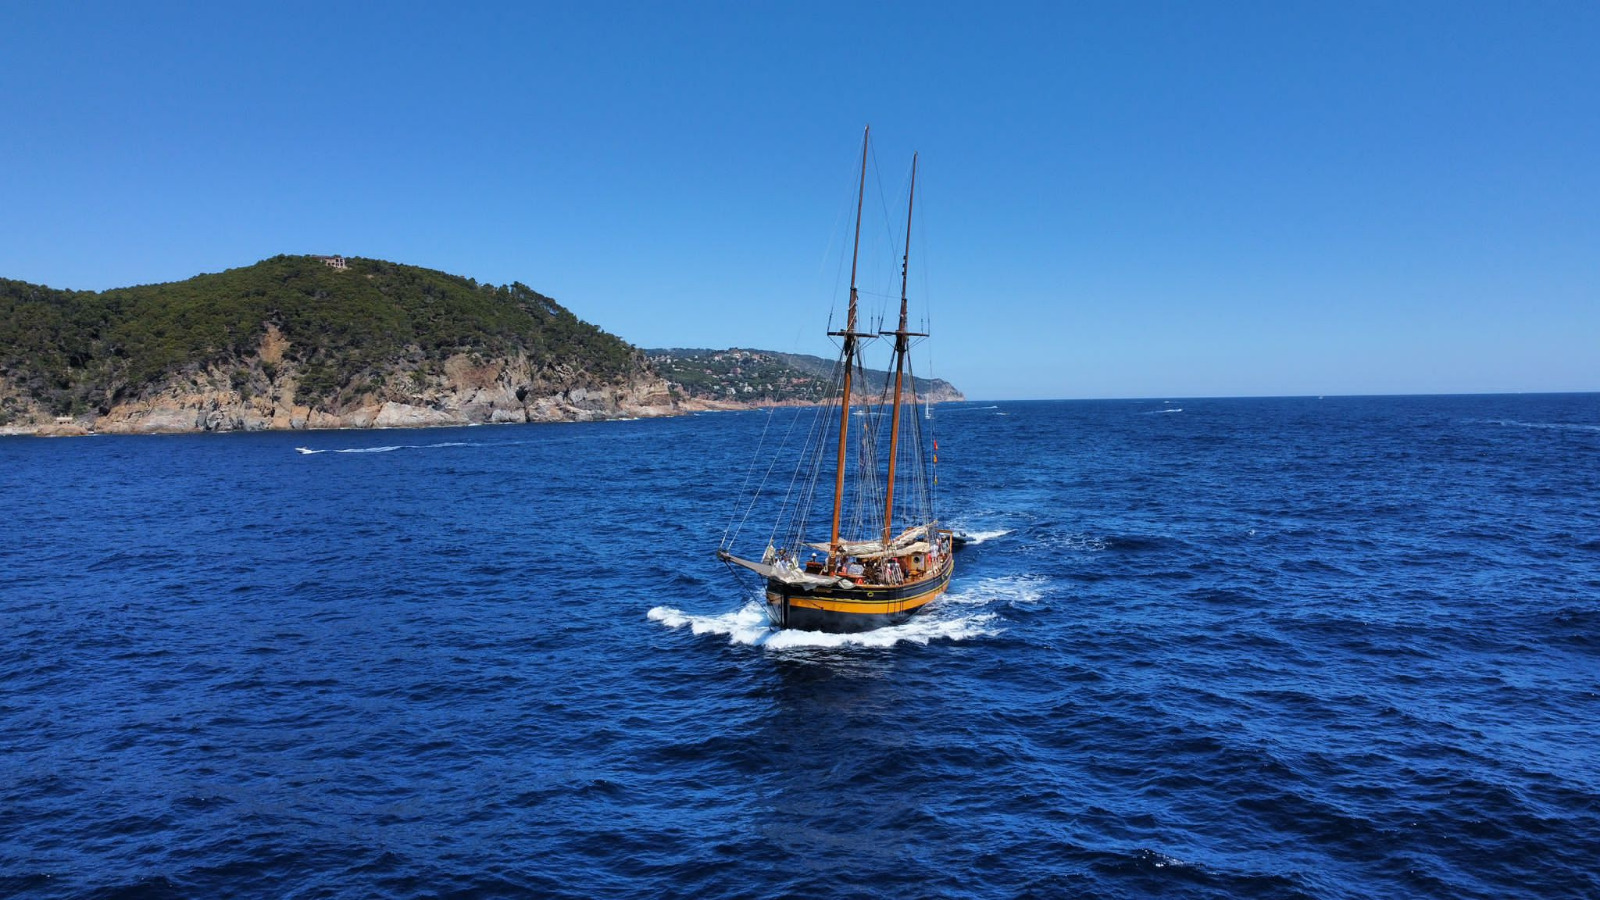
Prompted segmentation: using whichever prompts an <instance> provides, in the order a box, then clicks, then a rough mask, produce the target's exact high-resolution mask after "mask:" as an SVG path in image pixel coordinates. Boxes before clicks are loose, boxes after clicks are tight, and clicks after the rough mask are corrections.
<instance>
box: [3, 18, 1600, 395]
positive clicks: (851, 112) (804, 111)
mask: <svg viewBox="0 0 1600 900" xmlns="http://www.w3.org/2000/svg"><path fill="white" fill-rule="evenodd" d="M0 61H3V62H0V276H3V277H10V278H19V279H23V280H27V281H33V282H40V283H45V284H49V285H51V286H54V287H66V288H78V289H101V288H108V287H114V286H121V285H129V284H140V283H148V282H155V281H171V280H176V279H182V278H186V277H189V276H191V275H194V274H196V273H199V272H207V271H218V270H221V269H225V268H230V267H234V266H240V265H247V264H249V263H252V262H254V261H256V260H258V259H261V258H263V257H267V256H271V255H274V254H277V253H325V252H326V253H332V252H338V253H345V254H350V255H359V256H369V257H379V258H385V259H392V260H397V261H401V262H407V263H414V264H418V265H423V266H428V267H432V268H438V269H443V270H446V271H449V272H453V273H458V274H462V275H469V276H473V277H476V278H478V279H479V280H482V281H491V282H495V283H501V282H508V281H513V280H516V281H522V282H524V283H526V284H528V285H530V286H532V287H534V288H535V289H537V290H540V291H542V292H544V293H547V294H550V295H551V296H553V297H555V298H556V299H557V300H559V301H561V302H562V303H564V304H565V305H567V306H568V307H569V308H571V309H572V310H573V311H574V312H576V313H577V314H578V315H580V316H582V317H583V318H586V319H588V320H590V321H592V322H595V323H596V324H599V325H601V326H602V327H604V328H606V329H607V330H609V331H611V332H613V333H615V334H618V335H620V336H622V337H624V338H626V339H627V340H629V341H631V342H633V343H635V344H639V345H641V346H711V347H725V346H731V345H739V346H758V347H767V348H771V349H777V350H799V351H804V352H819V353H827V352H830V350H829V348H830V345H829V343H828V341H827V339H826V338H825V337H822V336H821V331H822V330H823V326H824V325H825V316H826V307H827V305H828V304H829V303H830V302H832V301H833V299H834V293H833V292H834V289H835V285H836V281H837V275H838V272H837V270H838V265H837V262H836V260H835V258H833V257H829V255H828V254H829V252H830V250H831V251H833V252H835V253H836V252H837V250H838V248H839V244H840V241H841V239H842V237H843V234H842V231H843V229H844V227H845V226H844V223H842V222H841V217H842V214H843V213H844V212H845V210H847V208H848V206H849V194H850V192H851V190H852V189H853V185H852V183H851V182H852V179H853V169H854V166H855V155H856V153H857V152H858V147H859V141H860V134H861V128H862V125H863V124H865V123H871V124H872V126H873V133H874V139H875V151H876V154H875V155H876V160H877V167H878V169H879V171H881V172H882V179H883V183H884V187H883V193H882V197H883V198H884V199H881V200H880V199H879V195H878V194H877V193H876V192H874V193H873V195H872V197H871V199H870V201H869V207H870V206H871V205H872V204H873V203H877V204H878V206H879V207H880V209H881V208H882V207H883V206H886V205H887V206H890V207H892V206H894V205H895V204H897V203H898V202H900V201H899V200H898V199H897V192H901V191H903V185H904V179H905V169H906V163H907V161H908V160H909V157H910V154H911V151H912V150H918V151H920V152H921V154H922V170H921V175H920V180H919V200H918V202H919V205H920V206H921V209H922V210H923V212H924V213H925V215H924V216H922V217H920V220H919V224H918V226H917V227H918V228H919V229H920V231H919V232H918V234H919V238H920V239H919V240H918V241H917V242H916V247H917V253H918V262H917V263H916V264H915V265H914V267H913V269H914V272H915V273H916V275H915V277H914V280H913V300H914V301H917V302H925V303H926V304H927V305H928V306H929V308H930V309H931V311H932V325H933V328H934V330H935V341H936V342H935V343H934V344H933V345H932V346H933V348H934V357H933V364H934V374H937V375H940V376H943V377H946V378H949V379H950V380H952V381H954V382H955V383H956V384H957V385H958V386H960V387H962V388H963V389H965V390H966V391H967V393H968V395H969V396H970V397H973V398H985V399H989V398H993V399H1004V398H1030V397H1179V396H1215V395H1278V394H1344V393H1431V392H1476V391H1541V390H1600V4H1597V3H1593V2H1581V3H1501V4H1479V3H1471V2H1447V3H1424V2H1405V3H1394V2H1378V3H1350V2H1328V3H1316V4H1312V3H1292V2H1263V3H1234V2H1230V3H1195V2H1175V3H1160V4H1132V3H1129V4H1124V3H1094V4H1087V3H1044V4H1038V5H1026V4H1024V5H1010V4H989V3H984V4H977V3H965V4H928V3H907V4H895V5H879V4H861V3H850V2H847V3H837V4H833V3H820V2H807V3H802V4H793V5H788V6H780V5H778V4H775V3H766V2H755V3H748V2H733V3H726V4H706V5H702V4H675V3H651V4H603V3H596V4H584V3H560V4H548V5H539V4H525V3H510V4H504V5H494V4H489V3H470V2H469V3H448V4H446V3H419V4H414V5H410V6H405V5H391V6H386V7H380V6H377V5H374V6H373V7H371V8H368V7H365V6H352V5H346V4H337V3H318V4H307V5H304V6H294V7H291V6H284V7H282V8H278V5H277V4H259V5H251V6H249V7H248V8H247V7H246V6H245V5H243V4H201V3H197V4H193V5H190V6H167V5H161V4H147V3H115V4H105V5H100V4H78V3H22V2H15V0H0ZM895 227H896V228H898V226H895ZM882 230H883V229H882V227H881V226H880V227H879V229H878V231H882ZM877 233H878V232H874V234H877ZM883 242H884V241H883V240H880V241H879V243H880V244H881V243H883ZM875 277H877V280H876V281H874V282H872V284H871V285H869V288H871V289H873V290H877V289H878V287H882V288H883V290H885V291H888V292H891V293H892V292H893V290H892V289H891V288H890V286H889V285H890V282H892V279H890V278H888V277H887V276H884V275H881V273H880V275H879V276H875ZM874 285H876V286H878V287H874Z"/></svg>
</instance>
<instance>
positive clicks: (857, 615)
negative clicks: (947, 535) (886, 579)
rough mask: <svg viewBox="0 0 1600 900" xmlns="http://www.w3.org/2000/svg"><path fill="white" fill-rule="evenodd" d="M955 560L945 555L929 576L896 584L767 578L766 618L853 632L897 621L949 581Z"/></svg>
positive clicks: (920, 606) (779, 622)
mask: <svg viewBox="0 0 1600 900" xmlns="http://www.w3.org/2000/svg"><path fill="white" fill-rule="evenodd" d="M954 570H955V564H954V561H953V560H951V559H950V558H949V557H946V558H945V559H944V560H943V562H942V563H941V565H940V567H939V571H938V572H937V573H936V574H935V575H934V576H933V577H932V578H925V579H922V580H919V581H916V582H914V583H911V584H903V585H898V586H896V587H856V588H836V587H827V588H812V589H811V590H806V589H804V588H803V587H800V586H797V585H792V584H785V583H784V582H781V581H777V580H776V579H768V581H767V618H769V619H771V620H772V624H773V625H775V626H777V627H779V628H794V629H798V630H801V631H825V632H829V633H831V634H857V633H860V632H863V631H872V630H873V629H875V628H883V627H885V626H887V625H899V624H901V623H902V622H905V621H906V620H907V619H910V618H911V617H912V616H914V615H916V614H917V613H918V612H921V611H922V609H923V607H925V606H926V605H927V604H929V603H931V602H932V601H933V600H935V599H936V598H938V596H939V595H940V594H943V593H944V592H945V589H946V588H948V587H949V586H950V576H951V574H952V573H953V572H954Z"/></svg>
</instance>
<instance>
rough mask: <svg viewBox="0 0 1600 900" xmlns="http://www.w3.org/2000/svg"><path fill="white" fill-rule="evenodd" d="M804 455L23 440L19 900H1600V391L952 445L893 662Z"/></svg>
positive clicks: (949, 441)
mask: <svg viewBox="0 0 1600 900" xmlns="http://www.w3.org/2000/svg"><path fill="white" fill-rule="evenodd" d="M799 414H801V413H800V412H798V411H795V410H781V411H778V412H775V413H771V414H770V415H771V416H774V417H786V416H794V415H799ZM768 416H769V414H768V413H765V412H749V413H724V414H715V415H701V416H692V417H685V418H679V419H670V420H655V421H637V422H609V423H597V424H584V425H544V426H502V427H482V428H463V429H441V430H419V431H344V432H313V433H294V434H283V433H278V434H249V435H245V434H239V435H195V436H179V437H96V438H78V439H66V440H39V439H32V438H15V439H0V896H40V897H151V898H160V897H194V898H215V897H270V898H279V897H297V898H311V897H359V898H367V897H572V898H593V897H619V898H620V897H683V898H690V897H693V898H769V897H770V898H776V897H806V898H833V897H895V898H900V897H997V898H1010V897H1040V898H1047V897H1107V898H1121V897H1132V898H1137V897H1162V898H1239V897H1273V898H1277V897H1282V898H1289V897H1305V898H1330V900H1331V898H1369V897H1370V898H1396V897H1401V898H1403V897H1446V898H1493V900H1502V898H1522V897H1527V898H1568V897H1570V898H1594V897H1600V395H1595V394H1586V395H1547V396H1489V397H1386V398H1344V397H1329V398H1327V399H1325V400H1319V399H1311V398H1307V399H1270V400H1233V399H1230V400H1188V399H1186V400H1181V401H1168V402H1163V401H1161V400H1153V401H1100V402H1028V403H1021V402H1017V403H995V404H988V403H966V404H951V405H945V406H942V407H938V408H937V409H936V410H935V413H934V418H933V425H934V426H935V428H936V435H937V438H938V440H939V445H940V467H939V491H940V500H941V503H942V506H943V518H944V520H945V521H946V522H949V523H952V524H954V525H956V526H957V527H959V528H961V529H963V530H965V531H967V532H968V533H970V534H971V535H973V536H974V537H975V538H976V539H978V540H977V542H975V543H974V544H973V545H972V546H971V547H969V548H968V549H967V550H966V551H965V552H964V553H963V554H962V555H961V556H960V557H959V558H958V568H957V572H956V577H955V581H954V582H953V585H952V589H951V592H950V594H949V595H947V597H945V598H944V599H942V600H941V601H939V602H938V603H937V604H935V605H934V606H933V607H932V608H931V609H930V610H929V611H928V612H927V613H926V614H925V615H923V616H921V617H918V618H917V619H914V620H912V622H910V623H909V624H906V625H904V626H900V627H898V628H894V629H888V630H884V631H880V632H874V633H869V634H866V635H859V636H854V637H848V638H843V637H836V636H826V635H808V634H803V633H774V632H771V631H769V630H768V629H767V628H766V627H765V625H764V622H763V620H762V617H761V614H760V612H759V608H758V607H757V606H756V605H755V603H754V601H753V599H752V596H751V594H750V593H749V592H748V591H747V590H746V589H745V588H743V587H741V586H740V584H739V583H738V582H737V581H735V580H734V579H733V578H732V577H731V576H730V575H729V574H728V572H727V571H726V570H725V569H724V568H723V567H722V566H721V565H720V564H718V563H717V562H715V560H714V559H713V557H712V553H713V551H714V550H715V548H716V546H717V544H718V542H719V540H720V538H721V536H722V533H723V530H724V529H725V528H726V527H727V525H728V520H729V515H730V513H731V511H732V510H733V508H734V507H735V505H736V503H737V501H738V499H739V498H738V497H737V496H736V494H737V490H738V486H739V482H740V480H741V476H742V474H743V472H744V471H745V470H746V468H747V466H748V463H749V459H750V456H749V454H750V448H751V446H752V444H753V443H754V441H755V439H756V436H757V435H759V434H760V432H761V431H762V429H763V427H764V426H765V425H766V424H767V422H768ZM296 447H305V448H308V449H312V450H319V451H325V452H318V453H309V454H308V453H300V452H297V451H296ZM747 549H750V550H751V551H753V552H757V553H758V552H759V551H760V549H761V548H760V547H759V546H756V547H753V548H747Z"/></svg>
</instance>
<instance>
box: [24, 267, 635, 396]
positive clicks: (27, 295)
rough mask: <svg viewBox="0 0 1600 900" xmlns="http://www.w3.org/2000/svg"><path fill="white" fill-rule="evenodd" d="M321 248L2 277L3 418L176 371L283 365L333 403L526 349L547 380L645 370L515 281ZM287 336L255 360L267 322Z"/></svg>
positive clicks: (243, 384)
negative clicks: (278, 348) (99, 273)
mask: <svg viewBox="0 0 1600 900" xmlns="http://www.w3.org/2000/svg"><path fill="white" fill-rule="evenodd" d="M346 265H347V268H342V269H340V268H333V267H330V266H329V265H327V264H325V263H324V262H323V260H322V259H321V258H319V257H314V256H275V257H273V258H271V259H267V260H263V261H261V262H259V263H256V264H255V265H251V266H244V267H242V268H237V269H229V270H227V271H224V272H219V273H216V274H210V275H199V276H196V277H194V278H190V279H188V280H185V281H177V282H171V283H168V284H153V285H143V286H139V287H128V288H117V289H113V290H108V291H98V292H95V291H71V290H56V289H52V288H48V287H43V286H40V285H35V284H28V283H26V282H21V281H12V280H7V279H0V380H3V382H8V383H9V391H7V392H6V393H7V396H5V398H4V399H3V400H0V425H3V424H6V423H7V422H8V421H9V420H10V419H11V418H13V417H14V416H16V415H17V414H18V412H19V410H20V409H21V407H22V405H23V404H24V403H25V402H26V401H28V400H31V401H32V402H33V404H34V405H36V406H37V407H38V408H40V409H43V410H45V411H48V412H49V413H51V414H54V415H58V416H66V415H84V414H89V415H97V414H104V413H105V412H106V411H107V410H108V409H110V408H111V407H112V406H114V405H116V404H117V403H119V402H122V401H125V400H129V399H133V398H136V397H138V396H139V395H140V394H141V392H143V391H146V390H148V389H151V388H153V387H154V386H157V385H159V384H161V383H163V382H166V381H169V380H170V379H172V378H173V377H175V376H181V375H183V374H184V373H185V372H191V371H201V370H204V369H207V368H212V369H215V368H219V367H220V368H223V369H229V368H230V367H231V368H232V371H233V372H234V374H233V376H232V377H233V387H234V388H235V389H237V390H239V391H240V392H242V393H246V394H248V392H249V391H250V390H252V388H255V389H260V388H261V387H262V384H261V382H262V376H263V374H264V375H265V377H266V380H268V381H270V380H271V379H272V377H273V374H274V373H273V370H274V368H275V367H276V366H277V365H283V364H288V365H292V366H293V367H294V370H295V372H296V374H297V390H296V394H297V401H298V402H301V403H306V404H310V405H312V406H318V405H331V404H333V403H336V402H341V401H344V400H348V399H349V398H351V397H353V396H356V395H359V394H360V393H361V392H362V391H363V390H364V388H365V387H366V386H368V385H376V384H377V383H378V382H380V381H381V380H382V379H383V378H384V377H387V376H389V375H391V374H393V372H394V371H395V368H396V366H397V365H399V366H403V367H404V368H407V369H409V370H410V371H411V372H412V373H413V374H414V375H416V376H417V377H418V378H419V380H420V379H422V378H425V377H427V374H428V373H429V372H431V371H436V370H438V369H439V368H440V367H441V366H442V364H443V361H444V360H445V359H447V358H449V357H451V356H454V355H458V354H463V353H466V354H478V355H481V356H483V357H503V356H510V355H514V354H521V355H524V356H526V358H527V359H528V360H529V362H530V364H531V365H532V367H533V369H534V371H535V372H536V373H537V372H540V371H548V372H551V373H560V378H559V379H557V378H555V377H554V375H553V376H552V381H555V380H563V381H565V382H567V383H569V384H571V383H590V384H605V383H615V382H619V381H622V380H625V379H627V378H628V377H630V376H632V375H635V374H637V373H640V372H642V371H645V370H646V369H647V363H646V362H645V359H644V356H643V354H642V353H640V352H639V351H637V350H636V349H635V348H633V347H632V346H631V345H629V344H628V343H626V342H624V341H622V340H621V339H619V338H617V337H615V336H613V335H610V334H607V333H606V332H604V331H602V330H601V329H599V328H597V327H595V326H594V325H590V324H589V323H587V322H584V321H582V320H580V319H579V318H578V317H577V316H574V315H573V314H572V313H571V312H569V311H568V310H566V309H565V308H563V307H562V306H561V305H560V304H558V303H556V302H555V301H554V300H552V299H550V298H549V297H546V296H544V295H542V294H540V293H538V292H536V291H534V290H532V289H531V288H529V287H527V286H526V285H523V284H510V285H500V286H494V285H489V284H479V283H477V282H476V281H474V280H473V279H470V278H463V277H460V276H456V275H449V274H446V273H444V272H438V271H434V270H431V269H424V268H419V267H417V266H408V265H401V264H398V263H392V262H384V261H382V260H374V259H361V258H355V257H351V258H349V259H348V260H347V261H346ZM269 328H270V329H274V330H276V331H277V332H278V333H279V334H281V336H282V338H283V339H284V340H285V341H286V342H287V343H286V345H285V348H284V351H283V354H284V355H283V361H282V362H281V363H273V362H270V361H269V362H265V363H263V362H262V361H261V358H260V356H259V352H258V351H259V348H260V347H261V346H262V342H263V338H264V337H266V336H267V334H268V330H269Z"/></svg>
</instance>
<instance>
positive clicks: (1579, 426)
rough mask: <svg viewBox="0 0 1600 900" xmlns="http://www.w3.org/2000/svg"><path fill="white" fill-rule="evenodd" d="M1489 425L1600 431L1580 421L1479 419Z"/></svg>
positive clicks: (1598, 428) (1595, 426)
mask: <svg viewBox="0 0 1600 900" xmlns="http://www.w3.org/2000/svg"><path fill="white" fill-rule="evenodd" d="M1478 421H1484V422H1487V424H1490V425H1501V426H1504V427H1507V428H1536V429H1542V430H1549V431H1587V432H1591V433H1600V425H1585V424H1583V423H1581V422H1518V421H1516V420H1514V419H1486V420H1484V419H1480V420H1478Z"/></svg>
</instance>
